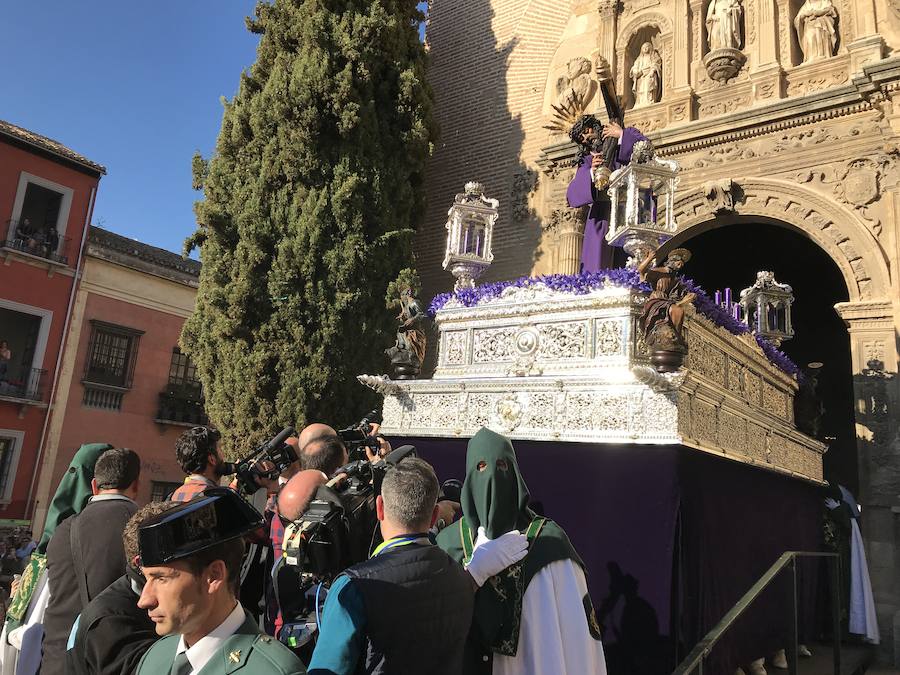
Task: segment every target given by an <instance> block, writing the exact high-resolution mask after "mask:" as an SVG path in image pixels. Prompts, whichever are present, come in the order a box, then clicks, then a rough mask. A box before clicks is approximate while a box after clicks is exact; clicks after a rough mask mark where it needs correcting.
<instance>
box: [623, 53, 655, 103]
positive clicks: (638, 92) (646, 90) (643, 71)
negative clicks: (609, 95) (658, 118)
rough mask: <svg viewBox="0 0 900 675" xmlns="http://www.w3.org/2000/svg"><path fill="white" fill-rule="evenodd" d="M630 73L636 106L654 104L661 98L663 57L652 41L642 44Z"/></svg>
mask: <svg viewBox="0 0 900 675" xmlns="http://www.w3.org/2000/svg"><path fill="white" fill-rule="evenodd" d="M629 74H630V75H631V92H632V93H633V94H634V107H635V108H640V107H642V106H646V105H652V104H653V103H656V102H657V101H658V100H659V95H660V93H661V92H662V57H661V56H660V55H659V52H658V51H657V50H656V49H654V48H653V45H652V44H651V43H649V42H645V43H644V44H642V45H641V51H640V54H638V57H637V58H636V59H635V60H634V64H633V65H632V66H631V71H630V73H629Z"/></svg>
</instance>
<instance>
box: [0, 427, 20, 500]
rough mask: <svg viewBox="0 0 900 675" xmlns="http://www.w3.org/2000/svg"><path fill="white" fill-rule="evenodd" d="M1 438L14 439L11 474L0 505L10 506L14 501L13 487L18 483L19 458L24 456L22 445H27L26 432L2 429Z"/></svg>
mask: <svg viewBox="0 0 900 675" xmlns="http://www.w3.org/2000/svg"><path fill="white" fill-rule="evenodd" d="M0 436H4V437H6V438H12V439H14V441H13V451H12V455H11V456H10V458H9V473H8V474H7V478H6V486H5V487H4V488H3V492H2V493H0V504H9V502H10V501H11V500H12V491H13V486H14V485H15V483H16V473H18V471H19V458H20V457H21V456H22V445H23V444H24V443H25V432H24V431H19V430H17V429H0Z"/></svg>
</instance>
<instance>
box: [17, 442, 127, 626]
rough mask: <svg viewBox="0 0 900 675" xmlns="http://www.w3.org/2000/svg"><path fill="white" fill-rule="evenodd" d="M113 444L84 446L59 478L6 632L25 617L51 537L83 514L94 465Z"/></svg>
mask: <svg viewBox="0 0 900 675" xmlns="http://www.w3.org/2000/svg"><path fill="white" fill-rule="evenodd" d="M112 447H113V446H111V445H110V444H109V443H88V444H86V445H82V446H81V447H80V448H79V449H78V452H76V453H75V456H74V457H72V461H71V462H70V463H69V468H68V469H66V472H65V473H64V474H63V477H62V479H61V480H60V481H59V487H58V488H56V493H55V494H54V495H53V499H52V500H51V501H50V507H49V508H48V509H47V519H46V521H44V532H43V534H42V535H41V541H40V543H38V546H37V548H36V549H35V550H34V552H33V553H32V554H31V560H30V561H29V562H28V566H27V567H26V568H25V569H24V570H23V571H22V579H21V580H20V581H19V589H18V592H17V593H16V595H15V596H14V597H13V598H12V599H11V601H10V605H9V609H8V610H7V613H6V632H7V633H9V631H11V630H14V629H15V628H18V627H19V626H20V625H21V624H22V621H23V620H24V618H25V612H27V611H28V605H29V604H30V603H31V596H32V594H33V593H34V590H35V588H36V587H37V583H38V579H40V576H41V572H43V571H44V567H45V566H46V564H47V558H46V554H47V544H49V543H50V537H51V536H53V533H54V532H55V531H56V528H57V527H58V526H59V524H60V523H61V522H62V521H64V520H65V519H66V518H68V517H69V516H73V515H75V514H76V513H81V510H82V509H83V508H84V507H85V506H87V503H88V500H89V499H90V498H91V495H92V494H93V490H92V489H91V481H92V480H93V479H94V465H95V464H96V463H97V460H98V459H99V458H100V455H102V454H103V453H104V452H106V451H107V450H109V449H110V448H112Z"/></svg>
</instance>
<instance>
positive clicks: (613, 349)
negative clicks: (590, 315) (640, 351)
mask: <svg viewBox="0 0 900 675" xmlns="http://www.w3.org/2000/svg"><path fill="white" fill-rule="evenodd" d="M596 354H597V356H624V355H625V354H626V348H625V325H624V324H623V322H622V321H621V320H601V321H597V330H596Z"/></svg>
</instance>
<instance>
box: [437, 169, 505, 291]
mask: <svg viewBox="0 0 900 675" xmlns="http://www.w3.org/2000/svg"><path fill="white" fill-rule="evenodd" d="M499 205H500V202H498V201H497V200H496V199H489V198H488V197H485V196H484V186H483V185H482V184H481V183H476V182H474V181H472V182H469V183H466V187H465V192H463V193H462V194H458V195H456V197H455V198H454V200H453V206H451V207H450V210H449V211H447V225H446V228H447V252H446V254H445V255H444V269H445V270H450V273H451V274H453V276H455V277H456V284H454V286H453V290H455V291H459V290H462V289H464V288H474V287H475V279H477V278H478V277H479V276H480V275H481V273H482V272H484V270H486V269H487V268H488V267H490V264H491V262H492V261H493V260H494V254H493V253H492V252H491V238H492V237H493V234H494V223H495V222H497V217H498V216H499V215H500V213H499V211H498V210H497V207H498V206H499Z"/></svg>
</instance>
